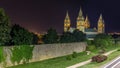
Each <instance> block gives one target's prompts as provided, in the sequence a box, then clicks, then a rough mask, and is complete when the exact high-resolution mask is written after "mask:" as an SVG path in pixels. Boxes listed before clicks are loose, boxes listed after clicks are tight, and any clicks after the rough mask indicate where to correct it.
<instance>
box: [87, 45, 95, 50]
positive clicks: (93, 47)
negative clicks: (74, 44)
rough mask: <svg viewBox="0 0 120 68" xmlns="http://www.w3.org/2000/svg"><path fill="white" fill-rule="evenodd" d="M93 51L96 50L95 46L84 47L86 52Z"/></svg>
mask: <svg viewBox="0 0 120 68" xmlns="http://www.w3.org/2000/svg"><path fill="white" fill-rule="evenodd" d="M94 49H96V47H95V45H88V46H87V47H86V50H87V51H92V50H94Z"/></svg>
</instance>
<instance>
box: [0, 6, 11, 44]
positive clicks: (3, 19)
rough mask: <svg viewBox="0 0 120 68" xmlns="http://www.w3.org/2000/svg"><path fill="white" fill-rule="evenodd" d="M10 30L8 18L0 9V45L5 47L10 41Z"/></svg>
mask: <svg viewBox="0 0 120 68" xmlns="http://www.w3.org/2000/svg"><path fill="white" fill-rule="evenodd" d="M10 30H11V28H10V22H9V18H8V16H7V15H6V14H5V12H4V10H3V9H2V8H0V45H5V44H6V43H7V42H8V41H9V40H10Z"/></svg>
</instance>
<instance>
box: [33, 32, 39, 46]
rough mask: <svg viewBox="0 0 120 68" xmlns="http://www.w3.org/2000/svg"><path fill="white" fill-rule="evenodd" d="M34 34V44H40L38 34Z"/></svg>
mask: <svg viewBox="0 0 120 68" xmlns="http://www.w3.org/2000/svg"><path fill="white" fill-rule="evenodd" d="M32 35H33V40H32V44H38V41H39V38H38V36H37V35H36V34H34V33H32Z"/></svg>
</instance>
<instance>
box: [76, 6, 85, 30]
mask: <svg viewBox="0 0 120 68" xmlns="http://www.w3.org/2000/svg"><path fill="white" fill-rule="evenodd" d="M77 29H78V30H80V31H82V32H84V31H85V26H84V17H83V13H82V10H81V8H80V11H79V15H78V17H77Z"/></svg>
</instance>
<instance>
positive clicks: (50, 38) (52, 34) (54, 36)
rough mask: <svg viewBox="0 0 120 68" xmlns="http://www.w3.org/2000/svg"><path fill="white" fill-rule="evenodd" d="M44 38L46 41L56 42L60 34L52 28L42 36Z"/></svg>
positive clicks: (47, 42)
mask: <svg viewBox="0 0 120 68" xmlns="http://www.w3.org/2000/svg"><path fill="white" fill-rule="evenodd" d="M42 40H43V42H44V43H46V44H49V43H56V42H58V35H57V32H56V30H55V29H52V28H50V29H49V30H48V31H47V34H45V35H44V36H43V37H42Z"/></svg>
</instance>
